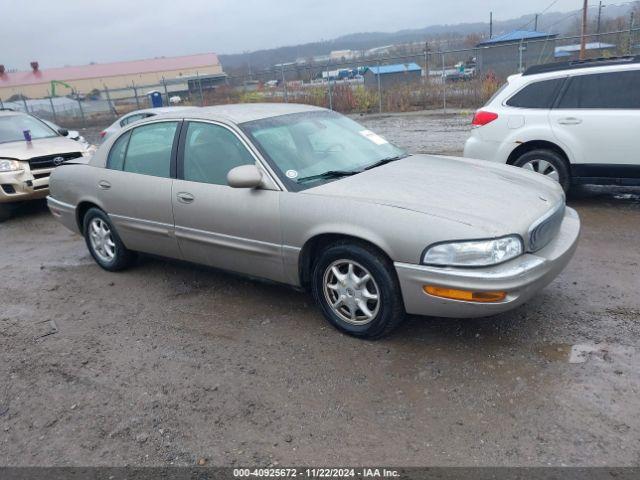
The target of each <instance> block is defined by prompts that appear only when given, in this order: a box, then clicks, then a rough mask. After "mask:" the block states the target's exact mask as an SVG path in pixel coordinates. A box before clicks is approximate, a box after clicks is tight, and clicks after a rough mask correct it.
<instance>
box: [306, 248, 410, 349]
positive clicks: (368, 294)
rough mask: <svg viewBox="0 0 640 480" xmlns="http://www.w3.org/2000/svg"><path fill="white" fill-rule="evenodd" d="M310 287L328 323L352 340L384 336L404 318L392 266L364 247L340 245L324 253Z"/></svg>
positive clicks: (315, 267)
mask: <svg viewBox="0 0 640 480" xmlns="http://www.w3.org/2000/svg"><path fill="white" fill-rule="evenodd" d="M311 287H312V292H313V296H314V298H315V300H316V302H318V304H319V305H320V308H321V309H322V313H323V314H324V316H325V317H326V319H327V320H328V321H329V323H331V324H332V325H333V326H334V327H335V328H337V329H338V330H340V331H342V332H344V333H347V334H349V335H353V336H355V337H360V338H367V339H376V338H380V337H383V336H385V335H386V334H388V333H389V332H391V330H393V329H394V328H395V327H396V326H397V325H398V324H399V323H400V322H401V321H402V319H403V318H404V316H405V312H404V304H403V302H402V295H401V294H400V286H399V284H398V280H397V277H396V274H395V271H394V269H393V264H391V262H390V261H389V260H388V259H387V258H386V257H385V256H383V255H382V254H380V253H379V252H377V251H376V250H375V249H373V248H370V247H368V246H366V245H359V244H351V243H340V244H335V245H332V246H330V247H328V248H326V249H325V250H323V251H322V253H321V254H320V256H319V258H318V260H317V261H316V263H315V266H314V269H313V278H312V286H311Z"/></svg>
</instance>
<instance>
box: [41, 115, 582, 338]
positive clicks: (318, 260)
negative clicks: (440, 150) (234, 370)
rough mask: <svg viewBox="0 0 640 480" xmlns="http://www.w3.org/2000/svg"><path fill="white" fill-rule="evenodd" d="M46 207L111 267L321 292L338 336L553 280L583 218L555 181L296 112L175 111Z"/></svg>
mask: <svg viewBox="0 0 640 480" xmlns="http://www.w3.org/2000/svg"><path fill="white" fill-rule="evenodd" d="M48 205H49V208H50V210H51V212H52V213H53V215H54V216H55V217H56V218H57V219H58V220H59V221H60V222H62V223H63V224H64V225H65V226H67V227H68V228H70V229H71V230H74V231H76V232H78V233H80V234H82V235H83V236H84V238H85V240H86V244H87V247H88V249H89V251H90V253H91V255H92V256H93V258H94V259H95V261H96V262H97V263H98V265H99V266H100V267H102V268H103V269H105V270H109V271H116V270H122V269H124V268H126V267H128V266H130V265H131V263H132V261H133V260H134V258H135V255H136V253H137V252H144V253H148V254H153V255H159V256H163V257H171V258H176V259H182V260H185V261H188V262H194V263H198V264H205V265H209V266H212V267H216V268H219V269H223V270H229V271H233V272H237V273H241V274H244V275H248V276H252V277H260V278H264V279H269V280H272V281H276V282H280V283H284V284H289V285H292V286H294V287H298V288H303V289H307V290H309V291H311V293H312V294H313V297H314V298H315V300H316V301H317V303H318V305H319V308H320V310H321V311H322V313H323V314H324V316H325V317H326V319H327V320H328V321H329V322H330V323H331V324H332V325H333V326H335V327H336V328H338V329H339V330H341V331H343V332H346V333H348V334H351V335H354V336H357V337H362V338H378V337H381V336H383V335H385V334H386V333H388V332H389V331H391V330H392V329H393V328H394V327H395V326H397V325H398V324H399V323H400V322H401V320H402V319H403V318H404V316H405V314H407V313H408V314H417V315H429V316H439V317H453V318H465V317H481V316H488V315H494V314H497V313H501V312H505V311H508V310H510V309H513V308H515V307H517V306H519V305H521V304H522V303H524V302H526V301H527V300H528V299H530V298H531V297H532V296H534V295H535V294H536V293H538V292H539V291H540V290H541V289H542V288H543V287H544V286H546V285H547V284H548V283H550V282H551V281H552V280H553V279H554V278H555V277H556V276H557V275H558V274H559V273H560V272H561V271H562V269H563V268H564V267H565V266H566V265H567V263H568V262H569V260H570V258H571V256H572V255H573V253H574V250H575V248H576V244H577V240H578V236H579V230H580V221H579V218H578V216H577V214H576V212H575V211H574V210H572V209H571V208H569V207H566V206H565V197H564V193H563V191H562V188H561V187H560V185H559V184H558V182H555V181H552V180H550V179H549V178H545V177H544V176H543V175H539V174H537V173H534V172H527V171H524V170H522V169H519V168H516V167H512V166H508V165H499V164H486V163H483V162H480V161H474V160H468V159H462V158H449V157H439V156H431V155H408V154H407V153H405V152H404V151H403V150H401V149H400V148H398V147H396V146H394V145H392V144H391V143H389V142H388V141H387V140H385V139H384V138H382V137H380V136H379V135H377V134H375V133H374V132H372V131H370V130H368V129H366V128H365V127H363V126H361V125H359V124H358V123H356V122H355V121H353V120H351V119H349V118H347V117H344V116H342V115H340V114H338V113H335V112H332V111H329V110H325V109H321V108H316V107H310V106H303V105H293V104H246V105H227V106H218V107H208V108H197V109H195V108H194V109H193V110H185V111H180V112H176V113H173V114H162V115H157V116H154V117H153V118H151V119H148V120H144V121H141V122H137V123H134V124H132V125H129V126H127V127H125V128H124V129H123V130H122V131H120V132H118V133H117V134H114V135H113V136H112V137H109V138H108V139H107V140H106V141H105V143H104V144H103V145H102V146H101V147H100V148H99V149H98V150H97V152H96V153H95V155H94V156H93V157H92V158H91V159H90V161H89V162H88V163H87V164H80V163H79V164H76V165H74V164H73V162H66V163H65V164H64V165H62V166H61V167H58V168H57V169H55V170H54V173H53V175H52V177H51V194H50V196H49V197H48Z"/></svg>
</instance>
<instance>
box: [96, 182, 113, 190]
mask: <svg viewBox="0 0 640 480" xmlns="http://www.w3.org/2000/svg"><path fill="white" fill-rule="evenodd" d="M98 187H100V188H101V189H102V190H109V189H110V188H111V184H110V183H109V182H107V181H106V180H100V181H99V182H98Z"/></svg>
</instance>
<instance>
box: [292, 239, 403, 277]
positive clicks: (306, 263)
mask: <svg viewBox="0 0 640 480" xmlns="http://www.w3.org/2000/svg"><path fill="white" fill-rule="evenodd" d="M341 242H345V243H354V244H357V245H362V246H364V247H365V248H368V249H373V250H374V251H376V252H377V253H379V254H380V255H382V256H383V257H385V258H386V259H387V260H388V261H389V262H390V263H391V264H393V260H392V259H391V256H390V255H389V253H388V252H386V251H385V249H383V248H382V247H380V246H379V245H377V244H376V243H374V242H372V241H371V240H366V239H364V238H362V237H359V236H357V235H351V234H346V233H329V232H326V233H319V234H316V235H314V236H312V237H311V238H309V239H308V240H307V241H306V242H305V243H304V245H303V246H302V249H301V250H300V254H299V256H298V277H299V279H300V286H301V287H302V288H304V289H308V288H309V286H310V285H311V275H312V273H313V265H314V264H315V261H316V259H317V258H318V255H319V253H320V252H321V251H322V250H323V249H325V248H327V247H328V246H330V245H335V244H337V243H341Z"/></svg>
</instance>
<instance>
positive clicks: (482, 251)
mask: <svg viewBox="0 0 640 480" xmlns="http://www.w3.org/2000/svg"><path fill="white" fill-rule="evenodd" d="M523 252H524V247H523V244H522V238H520V236H519V235H509V236H507V237H501V238H493V239H489V240H472V241H468V242H466V241H461V242H448V243H439V244H436V245H433V246H432V247H430V248H428V249H427V251H426V252H425V253H424V256H423V258H422V261H423V263H425V264H427V265H434V266H438V267H487V266H490V265H497V264H499V263H502V262H506V261H507V260H511V259H512V258H515V257H518V256H520V255H522V253H523Z"/></svg>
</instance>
